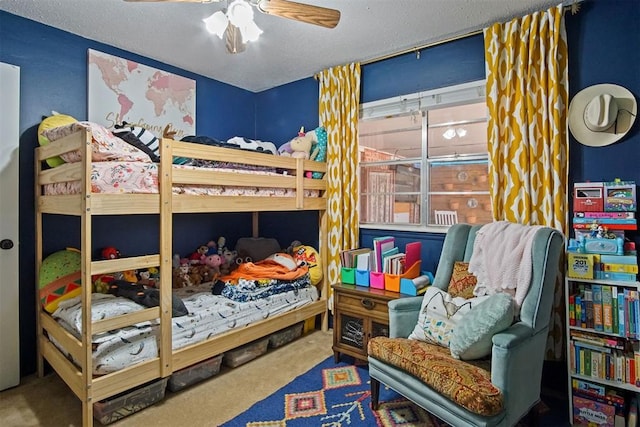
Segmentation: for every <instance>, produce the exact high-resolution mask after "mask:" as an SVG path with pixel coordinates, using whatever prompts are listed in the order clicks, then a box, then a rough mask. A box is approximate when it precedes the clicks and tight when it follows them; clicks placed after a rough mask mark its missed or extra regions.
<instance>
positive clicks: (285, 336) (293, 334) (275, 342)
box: [269, 322, 304, 348]
mask: <svg viewBox="0 0 640 427" xmlns="http://www.w3.org/2000/svg"><path fill="white" fill-rule="evenodd" d="M303 326H304V322H299V323H296V324H295V325H292V326H289V327H288V328H284V329H282V330H280V331H278V332H274V333H273V334H271V336H270V337H269V347H271V348H278V347H281V346H283V345H285V344H287V343H290V342H291V341H293V340H295V339H297V338H300V336H301V335H302V327H303Z"/></svg>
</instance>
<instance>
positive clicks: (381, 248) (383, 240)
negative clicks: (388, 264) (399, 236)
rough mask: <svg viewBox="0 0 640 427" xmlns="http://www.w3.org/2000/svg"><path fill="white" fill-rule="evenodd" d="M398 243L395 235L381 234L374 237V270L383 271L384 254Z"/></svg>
mask: <svg viewBox="0 0 640 427" xmlns="http://www.w3.org/2000/svg"><path fill="white" fill-rule="evenodd" d="M395 245H396V239H395V237H393V236H381V237H374V238H373V256H374V260H375V262H374V270H373V271H376V272H379V273H381V272H382V254H383V253H384V252H385V251H388V250H389V249H392V248H393V247H395Z"/></svg>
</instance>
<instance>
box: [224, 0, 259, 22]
mask: <svg viewBox="0 0 640 427" xmlns="http://www.w3.org/2000/svg"><path fill="white" fill-rule="evenodd" d="M227 17H228V18H229V22H231V23H232V24H233V25H235V26H236V27H238V28H243V27H245V26H246V25H248V24H249V23H253V8H252V7H251V5H250V4H249V3H247V2H246V1H244V0H235V1H233V2H232V3H231V4H230V5H229V8H228V11H227Z"/></svg>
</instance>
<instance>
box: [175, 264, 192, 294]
mask: <svg viewBox="0 0 640 427" xmlns="http://www.w3.org/2000/svg"><path fill="white" fill-rule="evenodd" d="M172 273H173V274H172V276H173V277H172V281H171V285H172V287H173V288H184V287H187V286H193V282H192V281H191V277H190V276H189V262H181V263H180V266H178V267H177V268H174V269H173V272H172Z"/></svg>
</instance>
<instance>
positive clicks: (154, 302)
mask: <svg viewBox="0 0 640 427" xmlns="http://www.w3.org/2000/svg"><path fill="white" fill-rule="evenodd" d="M109 293H111V294H113V295H115V296H117V297H125V298H129V299H130V300H131V301H134V302H137V303H138V304H141V305H144V306H145V307H157V306H159V305H160V291H159V290H158V289H153V288H148V289H145V287H144V286H142V285H138V284H136V283H130V282H126V281H124V280H114V281H113V282H112V283H111V285H110V287H109ZM187 314H189V310H187V307H185V305H184V303H183V302H182V300H181V299H180V298H179V297H177V296H176V295H173V294H171V317H180V316H186V315H187Z"/></svg>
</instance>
